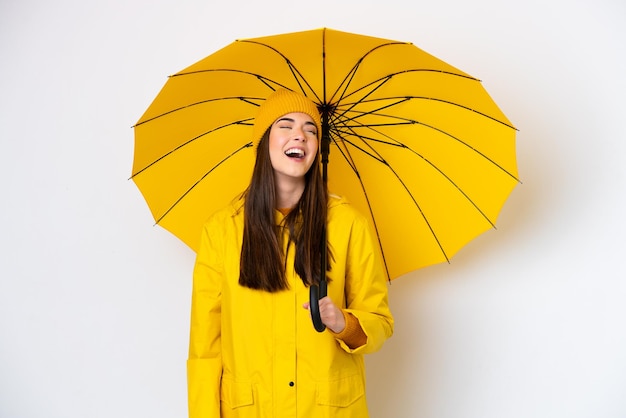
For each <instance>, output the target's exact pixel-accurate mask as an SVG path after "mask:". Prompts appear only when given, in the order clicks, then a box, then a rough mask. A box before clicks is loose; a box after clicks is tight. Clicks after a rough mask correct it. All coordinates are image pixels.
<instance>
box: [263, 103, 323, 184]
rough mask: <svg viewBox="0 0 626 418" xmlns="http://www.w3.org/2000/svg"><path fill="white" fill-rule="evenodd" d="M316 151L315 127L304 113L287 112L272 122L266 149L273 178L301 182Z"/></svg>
mask: <svg viewBox="0 0 626 418" xmlns="http://www.w3.org/2000/svg"><path fill="white" fill-rule="evenodd" d="M317 151H318V139H317V127H316V126H315V122H313V119H312V118H311V117H310V116H309V115H307V114H306V113H288V114H286V115H284V116H281V117H280V118H278V119H277V120H276V121H275V122H274V123H273V124H272V127H271V130H270V136H269V152H270V161H271V162H272V167H273V168H274V175H275V178H276V181H281V182H282V181H289V182H294V181H295V182H298V183H299V182H304V175H305V174H306V173H307V172H308V171H309V169H310V168H311V165H312V164H313V161H314V160H315V156H316V155H317Z"/></svg>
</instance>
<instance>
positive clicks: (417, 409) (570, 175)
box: [0, 0, 626, 418]
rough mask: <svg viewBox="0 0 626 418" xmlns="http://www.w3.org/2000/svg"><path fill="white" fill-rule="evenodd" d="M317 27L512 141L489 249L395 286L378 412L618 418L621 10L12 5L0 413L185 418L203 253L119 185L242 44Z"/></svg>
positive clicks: (623, 327) (4, 59) (1, 28)
mask: <svg viewBox="0 0 626 418" xmlns="http://www.w3.org/2000/svg"><path fill="white" fill-rule="evenodd" d="M320 27H330V28H333V29H337V30H342V31H347V32H355V33H361V34H368V35H371V36H377V37H382V38H387V39H396V40H402V41H410V42H413V43H415V44H416V45H417V46H419V47H421V48H422V49H424V50H426V51H428V52H430V53H432V54H434V55H436V56H438V57H439V58H441V59H444V60H446V61H448V62H449V63H450V64H452V65H454V66H456V67H458V68H460V69H462V70H464V71H466V72H467V73H469V74H471V75H473V76H475V77H478V78H480V79H482V80H483V83H484V85H485V87H486V88H487V90H488V91H489V92H490V93H491V95H492V96H493V97H494V99H495V100H496V102H497V103H498V104H499V105H500V107H501V108H502V109H503V110H504V112H505V113H506V114H507V116H508V117H509V118H510V119H511V121H512V122H513V123H514V124H515V125H516V126H517V127H518V128H519V130H520V131H519V134H518V142H517V144H518V145H517V149H518V156H519V159H518V162H519V170H520V177H521V179H522V181H523V184H521V185H520V186H518V187H517V188H516V189H515V190H514V191H513V193H512V195H511V197H510V199H509V200H508V202H507V203H506V205H505V206H504V209H503V211H502V214H501V216H500V218H499V219H498V229H497V230H493V231H490V232H488V233H486V234H483V235H482V236H480V237H479V238H478V239H476V240H474V241H473V242H471V243H470V244H469V245H468V246H466V247H465V248H464V249H463V250H462V251H461V252H460V253H459V254H458V255H457V256H456V257H455V258H453V260H452V262H451V263H450V264H443V265H437V266H433V267H428V268H425V269H422V270H420V271H417V272H414V273H411V274H409V275H406V276H404V277H401V278H399V279H397V280H395V281H393V282H392V283H391V285H390V298H391V303H392V308H393V312H394V314H395V317H396V330H395V331H396V332H395V335H394V336H393V338H392V339H391V340H389V341H388V342H387V344H386V345H385V346H384V347H383V349H382V350H381V351H380V352H378V353H376V354H372V355H370V356H368V358H367V365H368V395H369V404H370V409H371V414H372V416H373V417H376V418H383V417H420V418H517V417H520V418H529V417H532V418H555V417H563V418H579V417H580V418H582V417H589V418H623V417H626V396H625V393H626V268H625V267H624V257H625V256H626V251H625V249H626V245H625V243H624V240H625V239H626V228H625V226H626V221H625V220H624V213H626V196H625V192H626V188H625V186H624V181H625V175H626V168H625V167H624V162H625V159H626V105H625V101H626V99H625V97H624V96H625V94H626V82H625V80H626V76H625V74H626V47H625V46H624V45H626V29H625V28H626V3H624V2H623V1H621V0H587V1H579V0H554V1H549V0H528V1H515V2H510V1H509V2H507V1H496V0H491V1H490V0H476V1H465V0H439V1H432V2H423V1H408V0H385V1H383V0H377V1H371V0H359V1H343V2H341V1H337V0H321V1H315V2H298V3H295V2H286V1H279V0H268V1H266V2H262V1H250V2H249V4H245V3H242V2H240V1H223V2H219V3H218V2H208V1H193V0H176V1H173V0H171V1H165V0H150V1H148V0H123V1H122V0H107V1H106V2H105V1H98V2H94V1H85V0H58V1H54V2H51V1H48V2H44V1H37V0H20V1H17V0H2V2H1V3H0V143H1V149H0V196H1V197H0V199H1V203H0V222H1V223H2V229H1V233H0V244H1V248H0V250H1V251H0V417H2V418H31V417H42V418H43V417H46V418H86V417H98V418H99V417H102V418H109V417H116V418H126V417H129V418H130V417H132V418H137V417H151V418H161V417H163V418H165V417H177V418H179V417H184V416H186V408H187V406H186V380H185V360H186V356H187V340H188V323H189V298H190V284H191V271H192V267H193V259H194V254H193V253H192V252H191V251H190V250H189V249H188V248H186V247H185V246H184V245H183V244H182V243H180V242H179V241H178V240H177V239H176V238H174V237H173V236H172V235H170V234H169V233H168V232H166V231H165V230H163V229H161V228H160V227H158V226H157V227H154V226H153V221H152V219H151V217H150V213H149V211H148V209H147V206H146V204H145V202H144V201H143V199H142V197H141V194H140V193H139V191H138V190H137V188H136V187H135V185H134V183H133V182H132V181H130V180H128V177H129V176H130V171H131V164H132V152H133V131H132V129H131V126H132V125H133V124H134V123H135V122H136V121H137V120H138V119H139V117H140V116H141V114H142V113H143V111H144V110H145V109H146V108H147V106H148V105H149V104H150V102H151V101H152V99H153V98H154V96H156V94H157V93H158V91H159V90H160V88H161V86H162V85H163V84H164V83H165V81H166V76H167V75H170V74H173V73H175V72H177V71H179V70H181V69H183V68H184V67H186V66H188V65H189V64H191V63H193V62H196V61H197V60H199V59H201V58H203V57H204V56H206V55H209V54H210V53H212V52H214V51H215V50H217V49H219V48H221V47H223V46H225V45H227V44H229V43H231V42H232V41H234V40H235V39H238V38H248V37H257V36H265V35H273V34H278V33H283V32H293V31H300V30H308V29H316V28H320ZM399 239H401V237H399Z"/></svg>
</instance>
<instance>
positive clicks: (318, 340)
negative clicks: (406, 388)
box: [187, 90, 393, 418]
mask: <svg viewBox="0 0 626 418" xmlns="http://www.w3.org/2000/svg"><path fill="white" fill-rule="evenodd" d="M320 130H321V123H320V115H319V112H318V110H317V108H316V106H315V104H314V103H313V102H311V101H310V100H309V99H307V98H306V97H305V96H303V95H301V94H298V93H295V92H291V91H288V90H278V91H276V92H274V93H273V94H272V95H270V96H269V97H268V98H267V99H266V100H265V101H264V103H263V104H262V105H261V106H260V108H259V111H258V114H257V117H256V119H255V124H254V129H253V138H252V140H253V141H254V143H255V145H256V146H257V154H256V163H255V166H254V171H253V174H252V179H251V182H250V185H249V187H248V189H247V190H246V191H245V192H244V193H243V195H242V198H241V199H239V200H237V201H235V202H233V203H232V204H231V205H230V206H229V207H227V208H225V209H224V210H221V211H218V212H217V213H216V214H214V215H213V216H212V217H211V218H210V219H209V220H208V221H207V223H206V224H205V226H204V229H203V232H202V239H201V246H200V249H199V251H198V254H197V259H196V265H195V268H194V277H193V295H192V307H191V335H190V347H189V360H188V363H187V372H188V391H189V392H188V393H189V416H190V418H215V417H280V418H287V417H298V418H305V417H306V418H324V417H337V418H342V417H354V418H364V417H367V416H368V412H367V402H366V398H365V369H364V361H363V354H366V353H370V352H373V351H376V350H378V349H379V348H380V347H381V345H382V344H383V342H384V341H385V340H386V339H387V338H389V337H390V336H391V335H392V333H393V318H392V316H391V313H390V311H389V307H388V298H387V282H386V279H385V277H384V274H383V270H382V266H381V262H380V259H379V256H378V253H377V250H376V247H375V246H374V242H373V240H372V236H371V233H370V229H369V226H368V224H367V221H366V219H365V218H364V217H362V216H361V215H360V214H358V213H357V212H356V211H355V210H354V209H353V208H352V207H351V206H350V205H349V204H348V203H347V202H346V200H344V199H342V198H340V197H336V196H329V195H328V194H327V191H326V187H325V185H324V183H323V181H322V178H321V174H320V172H321V168H320V156H319V150H318V148H319V143H320V135H321V131H320ZM325 223H326V224H327V242H328V251H327V254H328V267H329V268H328V271H327V277H328V296H326V297H324V298H323V299H321V300H320V303H319V305H320V307H319V310H320V316H321V319H322V322H323V323H324V325H325V326H326V330H325V331H324V332H321V333H318V332H317V331H315V329H314V327H313V325H312V323H311V318H310V314H309V311H308V308H309V302H308V299H309V286H310V285H311V284H312V283H317V282H318V280H319V279H318V278H319V277H320V270H321V267H320V265H321V263H320V257H321V252H322V251H324V250H325V249H324V248H323V246H321V245H320V243H321V240H322V236H323V235H322V230H323V227H324V224H325Z"/></svg>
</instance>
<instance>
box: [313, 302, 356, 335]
mask: <svg viewBox="0 0 626 418" xmlns="http://www.w3.org/2000/svg"><path fill="white" fill-rule="evenodd" d="M309 305H310V303H309V302H306V303H304V304H303V305H302V307H303V308H304V309H309ZM319 307H320V308H319V309H320V318H321V319H322V323H323V324H324V325H326V327H327V328H328V329H329V330H331V331H332V332H334V333H335V334H339V333H340V332H341V331H343V330H344V328H345V327H346V320H345V318H344V316H343V312H342V311H341V309H340V308H339V307H338V306H337V305H335V303H334V302H333V301H332V299H331V298H330V297H329V296H325V297H323V298H322V299H320V300H319Z"/></svg>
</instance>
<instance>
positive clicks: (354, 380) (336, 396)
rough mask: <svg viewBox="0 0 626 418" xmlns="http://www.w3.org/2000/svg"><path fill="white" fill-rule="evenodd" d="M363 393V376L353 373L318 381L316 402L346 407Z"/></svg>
mask: <svg viewBox="0 0 626 418" xmlns="http://www.w3.org/2000/svg"><path fill="white" fill-rule="evenodd" d="M364 395H365V384H364V382H363V377H362V376H361V375H359V374H355V375H352V376H348V377H343V378H341V379H336V380H331V381H328V382H318V384H317V393H316V396H317V403H318V404H319V405H327V406H336V407H340V408H342V407H346V406H349V405H351V404H353V403H354V402H356V401H357V400H358V399H360V398H362V397H363V396H364Z"/></svg>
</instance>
